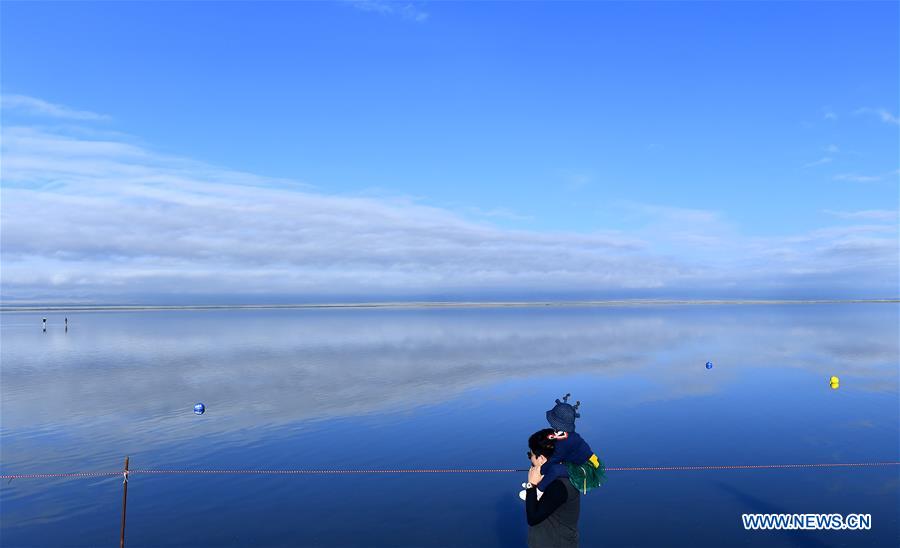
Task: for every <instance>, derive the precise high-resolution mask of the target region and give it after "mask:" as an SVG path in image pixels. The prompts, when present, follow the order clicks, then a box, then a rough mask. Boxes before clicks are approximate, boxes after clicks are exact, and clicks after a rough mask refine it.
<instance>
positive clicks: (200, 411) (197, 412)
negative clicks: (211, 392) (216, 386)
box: [194, 403, 206, 415]
mask: <svg viewBox="0 0 900 548" xmlns="http://www.w3.org/2000/svg"><path fill="white" fill-rule="evenodd" d="M204 412H206V406H205V405H203V404H202V403H198V404H197V405H195V406H194V414H195V415H202V414H203V413H204Z"/></svg>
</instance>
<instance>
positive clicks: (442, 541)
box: [0, 304, 900, 547]
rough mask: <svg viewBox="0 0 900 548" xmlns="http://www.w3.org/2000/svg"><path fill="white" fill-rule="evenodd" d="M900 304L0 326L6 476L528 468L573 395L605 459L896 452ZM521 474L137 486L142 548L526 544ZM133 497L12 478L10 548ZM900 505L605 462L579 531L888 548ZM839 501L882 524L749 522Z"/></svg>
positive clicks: (35, 319) (73, 537)
mask: <svg viewBox="0 0 900 548" xmlns="http://www.w3.org/2000/svg"><path fill="white" fill-rule="evenodd" d="M898 311H900V307H898V305H897V304H817V305H759V306H735V305H716V306H650V305H646V306H638V307H573V308H567V307H554V308H509V309H507V308H471V309H468V308H463V309H414V308H413V309H336V310H330V309H321V310H290V309H287V310H187V311H177V310H167V311H123V312H46V313H3V314H0V326H2V329H0V335H2V340H0V342H2V349H0V352H2V353H0V358H2V370H0V381H2V383H0V384H2V388H0V395H2V402H0V411H2V415H0V420H2V422H0V461H2V470H3V473H4V474H10V473H16V474H19V473H38V472H70V471H115V470H117V469H120V468H121V466H122V461H123V460H124V457H125V456H126V455H129V456H130V457H131V466H132V467H133V468H139V469H182V468H183V469H203V468H241V469H251V468H252V469H297V468H523V467H525V466H526V465H527V461H526V460H525V450H526V440H527V437H528V436H529V435H530V434H531V433H532V432H534V431H535V430H537V429H539V428H543V427H545V426H546V423H545V420H544V412H545V411H546V410H547V409H549V408H550V407H551V406H552V405H553V401H554V399H555V398H558V397H561V396H562V395H563V394H565V393H566V392H571V393H572V394H573V399H579V400H581V401H582V405H581V409H580V411H581V413H582V418H581V419H579V422H578V430H579V431H580V432H581V433H582V435H583V436H584V437H585V439H587V440H588V442H589V443H590V444H591V445H592V446H593V448H594V450H595V451H596V452H597V453H598V455H599V456H600V458H601V459H602V460H604V462H606V464H607V465H608V466H613V467H629V466H672V465H675V466H677V465H743V464H777V463H829V462H869V461H897V460H900V454H898V453H900V434H898V431H900V428H898V408H900V396H898V360H900V348H898V346H900V343H898V329H900V322H898ZM64 316H67V317H68V319H69V329H68V331H67V332H66V331H64V329H63V318H64ZM42 317H47V319H48V328H47V331H46V332H42V330H41V318H42ZM707 361H712V362H713V364H714V367H713V368H712V369H707V368H706V367H705V364H706V362H707ZM832 375H836V376H839V377H840V388H839V389H838V390H832V389H831V388H830V386H829V378H830V377H831V376H832ZM199 401H202V402H203V403H205V404H206V413H205V414H204V415H202V416H197V415H195V414H194V413H193V411H192V408H193V406H194V404H195V403H197V402H199ZM522 481H524V474H514V473H500V474H477V475H455V474H454V475H440V474H437V475H430V474H429V475H390V476H384V475H381V476H369V475H352V476H350V475H345V476H289V477H273V476H148V475H142V476H135V477H134V478H133V480H132V481H131V482H130V484H129V494H128V497H129V498H128V527H127V543H128V546H246V545H268V546H276V545H278V546H521V545H523V544H524V539H525V530H526V524H525V518H524V511H523V508H522V502H521V501H520V500H519V499H518V497H517V493H518V491H519V489H520V483H521V482H522ZM121 483H122V480H121V477H110V478H91V479H54V480H38V479H34V480H31V479H16V480H14V481H12V482H10V483H7V482H3V484H2V486H0V505H2V512H0V516H2V517H0V542H2V545H3V546H10V547H13V546H97V545H111V544H114V543H115V542H117V541H118V535H119V519H120V512H121ZM898 510H900V481H898V470H897V468H896V467H892V468H891V467H887V468H855V469H786V470H726V471H696V472H688V471H677V472H675V471H673V472H649V471H648V472H610V473H609V474H608V482H607V484H606V485H604V486H603V487H602V488H600V489H599V490H597V491H594V492H592V493H590V494H589V495H587V496H586V497H584V498H583V500H582V517H581V535H582V545H583V546H648V547H649V546H709V547H713V546H737V545H739V546H893V545H896V539H897V538H898V534H900V527H898V514H900V512H898ZM820 512H821V513H841V514H846V513H869V514H872V529H871V530H870V531H781V532H776V531H769V532H761V531H756V532H751V531H745V530H744V529H743V526H742V524H741V514H742V513H820Z"/></svg>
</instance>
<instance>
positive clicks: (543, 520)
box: [525, 477, 581, 548]
mask: <svg viewBox="0 0 900 548" xmlns="http://www.w3.org/2000/svg"><path fill="white" fill-rule="evenodd" d="M580 511H581V493H579V492H578V490H577V489H575V488H574V487H573V486H572V482H570V481H569V478H568V477H563V478H558V479H556V480H555V481H553V482H551V483H550V485H548V486H547V490H546V491H544V494H543V495H542V496H541V500H538V498H537V490H536V489H535V488H534V487H532V488H531V489H526V490H525V517H526V518H527V520H528V548H577V547H578V514H579V513H580Z"/></svg>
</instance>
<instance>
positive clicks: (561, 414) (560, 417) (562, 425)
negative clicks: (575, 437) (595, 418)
mask: <svg viewBox="0 0 900 548" xmlns="http://www.w3.org/2000/svg"><path fill="white" fill-rule="evenodd" d="M571 395H572V394H566V395H565V396H563V399H562V401H559V400H556V405H554V406H553V409H551V410H550V411H547V422H549V423H550V426H552V427H553V428H555V429H556V430H562V431H563V432H574V431H575V419H577V418H579V417H581V415H579V414H578V406H579V405H581V402H580V401H576V402H575V405H572V404H570V403H568V402H569V396H571Z"/></svg>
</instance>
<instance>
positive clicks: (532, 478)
mask: <svg viewBox="0 0 900 548" xmlns="http://www.w3.org/2000/svg"><path fill="white" fill-rule="evenodd" d="M542 479H544V476H543V475H541V467H540V466H532V467H531V468H529V469H528V483H530V484H531V485H537V484H539V483H540V482H541V480H542Z"/></svg>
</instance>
